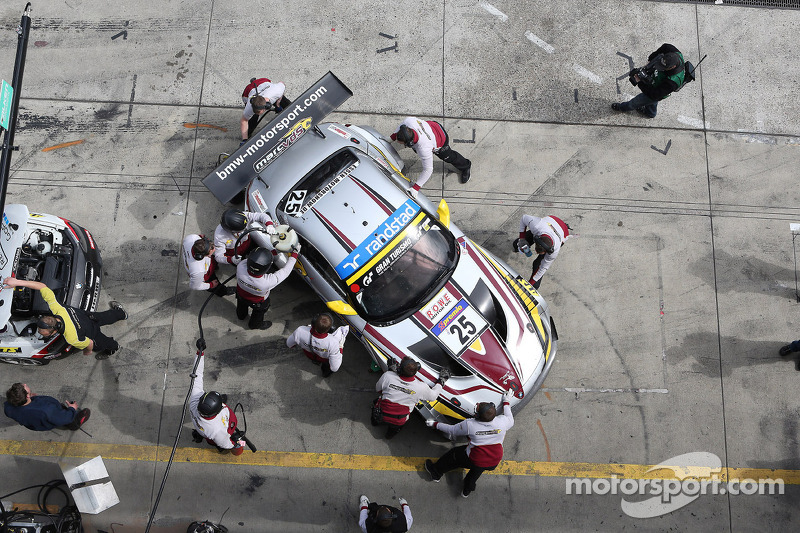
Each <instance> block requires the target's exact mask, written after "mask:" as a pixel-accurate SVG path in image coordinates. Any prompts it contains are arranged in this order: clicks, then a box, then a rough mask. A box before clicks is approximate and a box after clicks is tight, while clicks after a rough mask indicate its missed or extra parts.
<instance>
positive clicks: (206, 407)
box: [197, 390, 227, 418]
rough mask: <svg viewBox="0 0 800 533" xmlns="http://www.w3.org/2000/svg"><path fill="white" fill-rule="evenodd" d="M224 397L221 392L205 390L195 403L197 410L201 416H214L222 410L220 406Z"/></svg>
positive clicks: (223, 402)
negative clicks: (198, 401) (197, 402)
mask: <svg viewBox="0 0 800 533" xmlns="http://www.w3.org/2000/svg"><path fill="white" fill-rule="evenodd" d="M226 399H227V398H226V397H225V396H224V395H223V394H220V393H218V392H217V391H213V390H212V391H211V392H207V393H205V394H204V395H203V397H202V398H200V403H199V404H197V412H198V413H200V416H202V417H203V418H214V417H215V416H217V415H218V414H219V412H220V411H222V406H223V405H224V404H225V400H226Z"/></svg>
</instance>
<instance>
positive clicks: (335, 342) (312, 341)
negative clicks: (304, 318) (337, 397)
mask: <svg viewBox="0 0 800 533" xmlns="http://www.w3.org/2000/svg"><path fill="white" fill-rule="evenodd" d="M349 332H350V327H349V326H339V327H338V328H336V329H335V330H334V329H333V316H331V314H330V313H320V314H319V315H317V316H315V317H314V319H313V320H312V321H311V325H310V326H300V327H299V328H297V329H296V330H294V332H293V333H292V334H291V335H290V336H289V338H288V339H286V346H288V347H289V348H294V347H295V346H300V348H301V349H302V350H303V353H304V354H306V357H308V358H309V359H311V360H312V361H313V362H314V364H317V365H320V366H321V367H322V376H323V377H326V378H327V377H328V376H330V375H331V374H333V373H334V372H336V371H337V370H339V367H340V366H342V350H343V349H344V341H345V339H346V338H347V334H348V333H349Z"/></svg>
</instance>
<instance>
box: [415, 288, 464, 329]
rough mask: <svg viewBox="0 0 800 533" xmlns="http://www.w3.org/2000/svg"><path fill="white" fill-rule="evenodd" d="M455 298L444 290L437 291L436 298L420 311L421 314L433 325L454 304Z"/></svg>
mask: <svg viewBox="0 0 800 533" xmlns="http://www.w3.org/2000/svg"><path fill="white" fill-rule="evenodd" d="M455 301H456V300H455V298H454V297H453V295H452V294H450V291H448V290H447V289H446V288H444V289H442V290H441V291H439V294H437V295H436V298H434V299H433V301H432V302H431V303H429V304H428V305H427V306H426V307H425V308H423V309H422V314H423V315H425V317H426V318H427V319H428V320H430V321H431V322H433V323H436V320H437V319H438V318H439V317H440V316H441V315H442V314H443V313H444V312H445V311H447V310H448V309H450V307H452V305H453V303H455Z"/></svg>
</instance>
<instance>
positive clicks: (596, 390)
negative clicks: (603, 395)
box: [542, 387, 669, 394]
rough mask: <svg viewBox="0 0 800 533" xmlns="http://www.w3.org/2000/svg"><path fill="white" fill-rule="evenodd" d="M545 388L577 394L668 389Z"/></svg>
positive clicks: (661, 392) (666, 390)
mask: <svg viewBox="0 0 800 533" xmlns="http://www.w3.org/2000/svg"><path fill="white" fill-rule="evenodd" d="M542 390H545V389H542ZM546 390H549V391H558V390H563V391H566V392H574V393H575V394H578V393H581V392H635V393H644V392H649V393H656V394H668V393H669V390H668V389H636V388H633V389H586V388H584V387H577V388H573V387H565V388H563V389H546Z"/></svg>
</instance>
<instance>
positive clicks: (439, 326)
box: [431, 298, 469, 337]
mask: <svg viewBox="0 0 800 533" xmlns="http://www.w3.org/2000/svg"><path fill="white" fill-rule="evenodd" d="M468 307H469V304H468V303H467V301H466V300H464V299H463V298H462V299H461V300H459V301H458V303H457V304H455V306H453V309H452V311H450V312H449V313H447V315H446V316H445V317H444V318H442V319H441V320H440V321H439V322H437V323H436V325H435V326H433V328H431V332H433V334H434V335H436V336H437V337H438V336H439V334H440V333H441V332H442V331H444V330H445V329H446V328H447V326H449V325H450V324H451V323H452V322H453V321H455V319H456V318H458V316H459V315H460V314H461V313H463V312H464V310H465V309H467V308H468Z"/></svg>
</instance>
